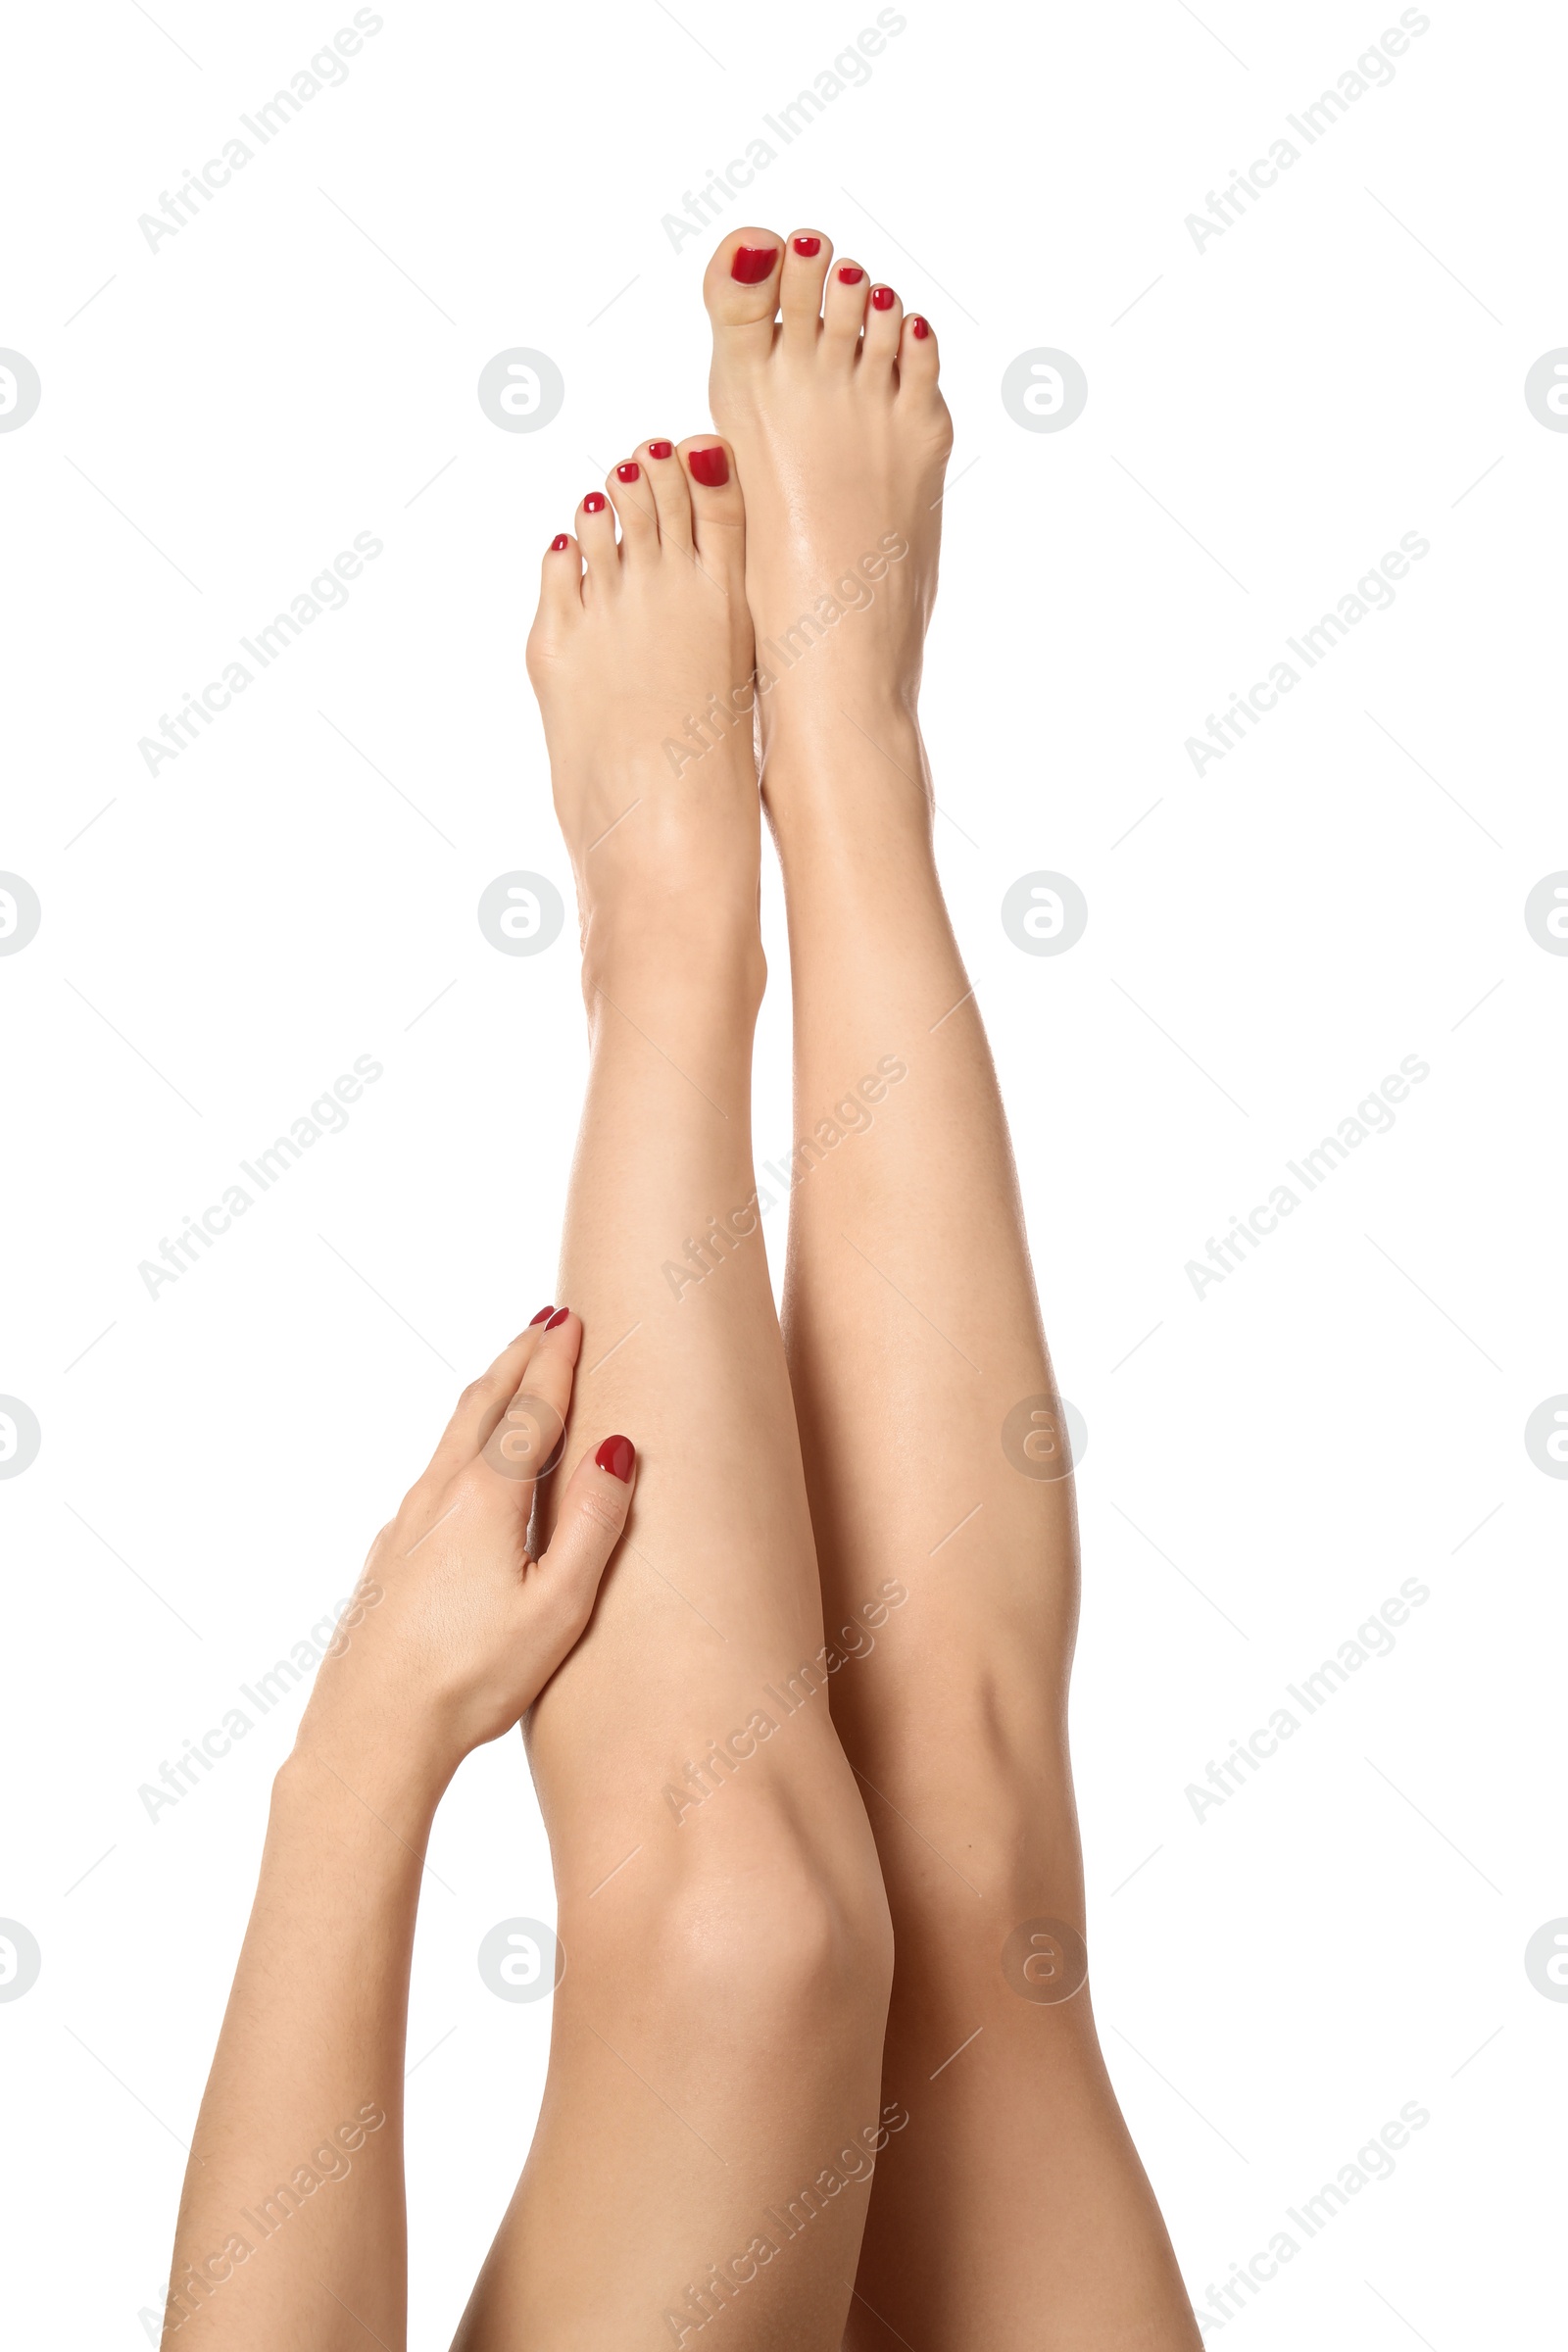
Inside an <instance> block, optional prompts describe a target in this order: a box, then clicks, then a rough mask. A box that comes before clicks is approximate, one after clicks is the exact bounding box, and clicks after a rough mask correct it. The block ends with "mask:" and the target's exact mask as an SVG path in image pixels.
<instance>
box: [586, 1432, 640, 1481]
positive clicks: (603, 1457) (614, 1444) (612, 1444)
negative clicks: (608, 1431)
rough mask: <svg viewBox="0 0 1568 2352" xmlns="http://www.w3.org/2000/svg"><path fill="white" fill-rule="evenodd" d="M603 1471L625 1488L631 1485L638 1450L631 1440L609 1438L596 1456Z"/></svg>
mask: <svg viewBox="0 0 1568 2352" xmlns="http://www.w3.org/2000/svg"><path fill="white" fill-rule="evenodd" d="M594 1460H595V1461H596V1462H597V1463H598V1464H599V1467H600V1469H601V1470H608V1471H609V1472H610V1475H611V1477H612V1478H618V1479H619V1481H620V1483H621V1485H622V1486H623V1487H629V1486H630V1485H631V1474H632V1472H633V1471H634V1470H635V1469H636V1467H637V1448H636V1446H634V1445H633V1444H632V1442H631V1440H630V1438H607V1439H606V1440H605V1442H604V1444H603V1445H602V1446H600V1448H599V1451H598V1452H597V1453H596V1454H595V1455H594Z"/></svg>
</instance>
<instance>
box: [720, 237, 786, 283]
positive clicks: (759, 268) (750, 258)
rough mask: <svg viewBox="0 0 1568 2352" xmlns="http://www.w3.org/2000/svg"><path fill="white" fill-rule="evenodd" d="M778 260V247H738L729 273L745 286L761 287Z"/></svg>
mask: <svg viewBox="0 0 1568 2352" xmlns="http://www.w3.org/2000/svg"><path fill="white" fill-rule="evenodd" d="M777 259H778V247H777V246H776V245H737V246H736V248H735V259H734V260H733V261H732V262H731V264H730V266H729V273H730V275H731V277H733V278H735V279H736V280H737V282H738V283H739V284H741V285H743V286H760V284H761V282H762V280H763V278H764V277H767V276H769V275H770V274H771V271H772V268H773V264H774V263H775V262H776V261H777Z"/></svg>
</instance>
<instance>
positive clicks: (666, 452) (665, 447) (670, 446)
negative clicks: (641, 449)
mask: <svg viewBox="0 0 1568 2352" xmlns="http://www.w3.org/2000/svg"><path fill="white" fill-rule="evenodd" d="M674 451H675V444H674V442H673V441H650V442H649V444H648V455H649V456H650V457H651V458H668V457H672V456H673V455H674Z"/></svg>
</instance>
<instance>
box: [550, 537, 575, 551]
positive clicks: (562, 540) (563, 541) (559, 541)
mask: <svg viewBox="0 0 1568 2352" xmlns="http://www.w3.org/2000/svg"><path fill="white" fill-rule="evenodd" d="M570 545H571V541H570V540H569V539H568V538H567V537H566V534H565V532H564V531H558V532H557V533H556V535H555V537H554V538H553V539H552V540H551V542H550V553H551V554H552V555H553V556H559V555H562V554H564V551H565V550H566V549H567V548H568V547H569V546H570Z"/></svg>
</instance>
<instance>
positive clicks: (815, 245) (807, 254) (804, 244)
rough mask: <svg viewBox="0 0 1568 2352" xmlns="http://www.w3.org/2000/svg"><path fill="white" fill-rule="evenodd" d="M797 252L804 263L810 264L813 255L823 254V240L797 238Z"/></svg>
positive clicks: (817, 238)
mask: <svg viewBox="0 0 1568 2352" xmlns="http://www.w3.org/2000/svg"><path fill="white" fill-rule="evenodd" d="M795 250H796V252H797V253H798V254H799V255H800V257H801V259H802V261H803V262H809V260H810V259H811V256H812V255H813V254H817V253H820V252H821V250H822V240H821V238H820V237H797V238H796V240H795Z"/></svg>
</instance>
